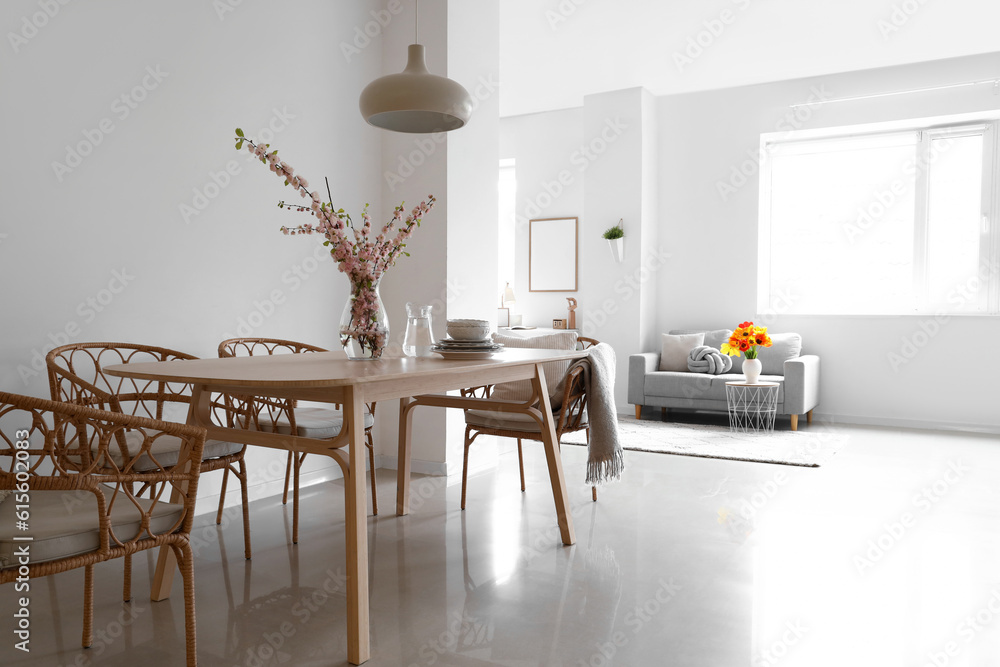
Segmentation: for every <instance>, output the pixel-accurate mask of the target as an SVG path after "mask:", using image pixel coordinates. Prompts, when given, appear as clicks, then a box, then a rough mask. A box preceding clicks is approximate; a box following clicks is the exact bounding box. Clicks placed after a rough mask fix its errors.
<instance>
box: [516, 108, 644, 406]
mask: <svg viewBox="0 0 1000 667" xmlns="http://www.w3.org/2000/svg"><path fill="white" fill-rule="evenodd" d="M655 111H656V109H655V104H654V100H653V98H652V97H651V96H650V95H649V93H648V92H647V91H645V90H643V89H641V88H630V89H626V90H620V91H613V92H608V93H600V94H597V95H588V96H587V97H586V98H585V100H584V106H583V107H582V108H579V109H565V110H559V111H552V112H547V113H539V114H530V115H526V116H514V117H511V118H504V119H502V121H501V134H500V146H501V148H500V152H501V157H504V158H514V160H515V167H516V174H517V207H516V210H517V226H516V239H515V244H516V253H517V256H516V261H515V268H516V277H515V280H514V282H513V286H514V288H515V292H516V295H517V306H516V307H515V311H514V312H516V313H521V314H523V316H524V323H525V324H529V325H535V326H542V327H549V326H551V324H552V320H553V319H562V318H565V317H567V302H566V298H567V297H574V298H576V299H577V301H578V303H579V307H578V308H577V311H576V313H577V328H578V329H579V330H580V333H581V335H584V336H589V337H592V338H596V339H598V340H600V341H604V342H607V343H610V344H611V345H612V346H613V347H614V348H615V350H616V352H617V355H618V377H617V382H616V392H615V399H616V401H617V403H618V408H619V410H622V411H624V410H626V408H625V399H626V391H625V389H626V381H627V367H628V354H630V353H631V352H635V351H638V350H640V349H642V346H643V338H644V337H645V336H646V329H648V328H651V327H644V326H643V325H642V323H643V321H644V318H645V317H646V316H644V315H643V312H644V311H643V309H642V307H641V306H642V304H644V303H648V304H652V303H655V291H656V288H657V283H656V280H654V279H653V275H654V274H655V267H657V266H659V264H660V263H662V262H661V261H660V260H659V259H658V258H659V257H660V255H661V254H662V253H661V252H660V247H659V242H658V225H657V223H656V217H657V215H658V213H659V211H658V210H657V207H656V205H655V202H656V196H657V195H656V187H657V183H656V180H655V174H656V156H657V143H656V136H657V134H656V123H657V117H656V113H655ZM552 217H578V218H579V241H578V253H579V258H578V266H579V276H578V290H577V291H576V292H555V293H546V292H529V291H528V289H527V288H528V240H529V233H528V223H529V220H531V219H535V218H552ZM619 219H623V220H624V229H625V257H624V261H623V262H622V263H620V264H619V263H616V262H615V261H614V259H613V257H612V255H611V252H610V250H609V248H608V243H607V241H605V240H604V239H603V238H602V236H601V235H602V233H603V232H604V230H606V229H607V228H608V227H611V226H612V225H614V224H616V223H617V222H618V220H619ZM651 268H652V269H653V270H652V271H651V270H650V269H651ZM647 312H654V311H653V310H652V309H648V311H647Z"/></svg>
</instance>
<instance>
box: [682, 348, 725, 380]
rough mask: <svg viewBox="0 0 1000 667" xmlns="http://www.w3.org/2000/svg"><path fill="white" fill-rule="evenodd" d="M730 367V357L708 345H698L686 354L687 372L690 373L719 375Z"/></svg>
mask: <svg viewBox="0 0 1000 667" xmlns="http://www.w3.org/2000/svg"><path fill="white" fill-rule="evenodd" d="M732 367H733V360H732V357H730V356H729V355H728V354H722V352H719V350H717V349H716V348H714V347H709V346H708V345H699V346H698V347H696V348H694V349H693V350H691V352H689V353H688V370H689V371H691V372H692V373H708V374H710V375H721V374H723V373H725V372H726V371H728V370H729V369H730V368H732Z"/></svg>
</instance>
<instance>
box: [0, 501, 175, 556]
mask: <svg viewBox="0 0 1000 667" xmlns="http://www.w3.org/2000/svg"><path fill="white" fill-rule="evenodd" d="M101 490H102V491H104V496H105V498H107V499H108V503H110V502H111V497H112V494H113V493H114V489H112V488H111V487H107V486H102V487H101ZM14 500H15V498H8V499H7V500H6V501H4V502H3V503H0V569H5V568H9V567H16V566H17V565H18V563H17V561H16V559H15V556H14V554H15V552H16V550H17V548H18V547H20V546H23V545H24V544H26V543H25V542H15V541H14V536H15V535H16V534H19V533H18V532H17V531H16V530H15V525H14V520H15V517H14V512H15V509H16V503H15V502H14ZM136 500H137V502H138V503H139V505H140V506H142V508H143V510H144V511H146V510H148V509H149V507H150V505H151V504H152V501H151V500H150V499H148V498H137V499H136ZM183 513H184V506H183V505H173V504H170V503H166V502H159V503H157V504H156V507H154V508H153V513H152V518H151V521H150V527H151V529H152V530H153V532H154V533H156V534H162V533H166V532H169V531H170V530H171V529H172V528H173V527H174V526H175V525H179V522H180V520H181V518H182V516H183ZM140 520H141V514H140V513H139V510H137V509H136V508H135V506H134V505H133V504H132V502H131V501H130V500H129V499H128V498H126V497H125V496H124V495H122V494H121V493H119V494H118V497H117V499H116V500H115V503H114V505H113V506H112V509H111V525H112V527H113V529H114V534H115V535H116V536H117V537H118V539H120V540H123V541H124V540H130V539H132V538H134V537H135V536H136V535H137V534H138V533H139V530H140ZM29 534H30V535H31V536H32V537H33V538H34V539H33V540H32V541H31V542H29V543H27V544H30V547H31V562H32V563H44V562H47V561H52V560H56V559H59V558H68V557H70V556H79V555H81V554H86V553H90V552H92V551H97V550H98V549H99V548H100V547H101V537H100V519H99V517H98V515H97V498H96V497H95V496H94V494H92V493H91V492H89V491H78V492H75V491H36V490H33V491H31V532H30V533H29ZM20 535H23V533H20ZM111 545H112V546H114V541H113V540H112V542H111Z"/></svg>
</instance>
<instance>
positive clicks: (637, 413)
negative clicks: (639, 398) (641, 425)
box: [635, 405, 642, 419]
mask: <svg viewBox="0 0 1000 667" xmlns="http://www.w3.org/2000/svg"><path fill="white" fill-rule="evenodd" d="M635 418H636V419H641V418H642V406H641V405H637V406H635Z"/></svg>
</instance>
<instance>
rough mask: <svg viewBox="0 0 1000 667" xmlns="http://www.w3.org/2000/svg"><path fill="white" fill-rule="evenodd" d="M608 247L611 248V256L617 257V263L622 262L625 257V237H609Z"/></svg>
mask: <svg viewBox="0 0 1000 667" xmlns="http://www.w3.org/2000/svg"><path fill="white" fill-rule="evenodd" d="M607 241H608V247H609V248H611V256H612V257H614V258H615V262H616V263H617V264H621V263H622V260H623V259H624V258H625V239H624V238H620V239H607Z"/></svg>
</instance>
